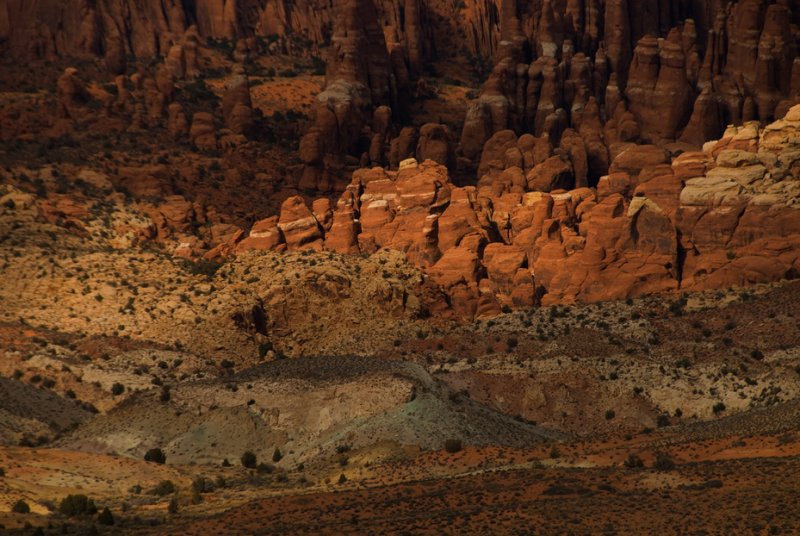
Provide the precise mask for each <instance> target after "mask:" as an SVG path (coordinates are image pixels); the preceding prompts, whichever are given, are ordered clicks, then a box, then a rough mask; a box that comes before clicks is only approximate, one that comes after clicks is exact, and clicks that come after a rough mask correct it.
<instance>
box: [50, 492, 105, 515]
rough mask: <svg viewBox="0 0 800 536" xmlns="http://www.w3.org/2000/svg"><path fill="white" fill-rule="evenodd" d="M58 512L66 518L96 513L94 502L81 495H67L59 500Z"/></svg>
mask: <svg viewBox="0 0 800 536" xmlns="http://www.w3.org/2000/svg"><path fill="white" fill-rule="evenodd" d="M58 511H59V512H61V513H62V514H64V515H65V516H67V517H75V516H82V515H94V514H96V513H97V506H95V504H94V501H93V500H92V499H90V498H89V497H87V496H86V495H83V494H76V495H67V496H66V497H64V498H63V499H61V503H59V505H58Z"/></svg>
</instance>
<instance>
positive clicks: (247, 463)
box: [241, 450, 258, 469]
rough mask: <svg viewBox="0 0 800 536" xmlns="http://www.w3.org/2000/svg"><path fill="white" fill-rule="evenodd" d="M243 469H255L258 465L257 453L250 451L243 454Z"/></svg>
mask: <svg viewBox="0 0 800 536" xmlns="http://www.w3.org/2000/svg"><path fill="white" fill-rule="evenodd" d="M241 462H242V467H247V468H248V469H254V468H255V467H256V466H257V465H258V458H257V457H256V455H255V453H253V452H250V451H249V450H248V451H247V452H245V453H244V454H242V459H241Z"/></svg>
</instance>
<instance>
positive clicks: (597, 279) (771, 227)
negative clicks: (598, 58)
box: [238, 106, 800, 317]
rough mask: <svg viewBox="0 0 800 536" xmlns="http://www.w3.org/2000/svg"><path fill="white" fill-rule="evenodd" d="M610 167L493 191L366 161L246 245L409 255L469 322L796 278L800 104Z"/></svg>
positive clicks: (286, 210)
mask: <svg viewBox="0 0 800 536" xmlns="http://www.w3.org/2000/svg"><path fill="white" fill-rule="evenodd" d="M507 141H508V144H509V150H507V151H506V152H509V151H510V152H511V153H515V152H519V151H520V149H519V147H520V143H519V141H518V140H516V138H515V137H514V136H513V133H512V134H511V135H510V137H509V138H508V140H507ZM530 143H531V140H526V142H525V143H523V144H522V145H523V146H528V150H530V146H529V145H530ZM504 154H505V153H504ZM563 158H564V157H562V156H555V157H549V158H547V159H546V160H544V162H543V164H539V165H538V166H534V167H533V168H532V169H531V171H534V170H536V169H537V168H538V167H539V166H542V165H545V166H548V167H549V166H556V167H557V166H559V165H560V164H558V163H556V162H553V163H549V162H550V161H551V160H553V159H563ZM522 160H523V163H522V165H523V166H524V165H525V164H524V158H523V159H522ZM562 161H563V162H566V159H564V160H562ZM509 169H512V168H509ZM517 169H519V174H520V176H522V177H523V179H524V175H522V169H521V168H517ZM611 169H612V171H613V173H611V174H609V175H606V176H603V177H602V178H601V179H600V180H599V183H598V186H597V188H587V187H579V188H576V189H571V190H566V189H556V188H555V186H558V185H553V187H552V188H551V190H550V191H549V192H544V191H541V189H539V188H536V190H539V191H531V189H532V187H535V186H536V182H537V181H538V178H539V177H540V176H547V177H551V176H553V175H551V174H546V173H545V174H540V173H539V172H536V173H534V176H535V177H536V178H535V179H534V180H533V184H532V183H531V182H526V181H525V180H521V181H519V182H518V183H514V182H513V181H512V183H511V184H512V186H511V187H503V188H497V187H496V185H495V184H493V183H487V184H482V185H479V186H478V187H474V186H467V187H457V186H455V185H454V184H453V183H452V182H451V181H450V180H449V176H448V172H447V169H446V168H445V167H444V166H442V165H441V164H439V163H437V162H434V161H432V160H428V161H425V162H422V163H418V162H417V161H416V160H407V161H404V162H402V163H401V164H400V169H399V170H398V171H387V170H385V169H383V168H372V169H361V170H359V171H357V172H356V173H355V174H354V175H353V179H352V181H351V182H350V183H349V184H348V186H347V188H346V190H345V193H344V194H343V195H342V197H341V198H340V200H339V202H338V203H337V204H336V207H335V208H333V209H331V207H330V205H329V203H328V201H327V199H324V200H320V202H315V203H314V204H313V206H312V207H310V206H309V205H307V204H306V203H305V202H304V201H303V200H302V198H300V197H294V198H291V199H289V200H287V201H286V202H285V203H284V206H283V209H282V211H281V214H280V218H272V219H268V220H264V221H262V222H259V223H258V224H257V225H256V226H255V227H254V228H253V230H252V231H251V234H250V237H249V238H247V239H245V240H244V241H243V242H241V244H240V245H239V246H238V249H239V250H247V249H254V248H255V249H289V250H291V249H298V248H323V249H328V250H331V251H337V252H340V253H358V252H361V253H371V252H374V251H376V250H377V249H379V248H390V249H395V250H399V251H402V252H404V253H405V254H406V255H407V257H408V258H409V260H411V261H412V262H413V263H415V264H416V265H417V266H420V267H421V268H423V270H425V271H426V272H427V273H428V274H429V275H430V277H431V278H432V279H433V280H434V281H435V282H437V283H438V284H440V285H441V286H442V287H443V288H444V289H445V291H446V292H447V293H448V294H449V295H450V298H451V302H452V304H453V305H454V307H455V308H456V309H457V310H458V311H459V312H460V313H461V314H462V315H464V316H466V317H472V316H483V315H491V314H496V313H497V312H499V310H500V309H501V308H502V307H503V306H510V307H530V306H533V305H536V304H540V303H541V304H552V303H573V302H577V301H589V302H590V301H599V300H608V299H621V298H626V297H632V296H641V295H643V294H648V293H653V292H668V291H677V290H701V289H708V288H722V287H728V286H731V285H744V284H750V283H756V282H766V281H775V280H778V279H781V278H784V277H796V276H798V275H800V178H799V177H800V173H798V172H800V106H797V107H794V108H792V109H791V110H790V112H789V113H788V114H787V115H786V117H785V118H784V119H782V120H780V121H777V122H775V123H772V124H770V125H768V126H767V127H766V128H764V129H759V128H758V124H757V123H750V124H747V125H744V126H742V127H737V128H730V129H728V130H727V131H726V132H725V133H724V136H723V137H722V138H721V139H720V140H719V141H714V142H709V143H706V144H705V146H704V149H703V150H697V151H688V152H685V153H683V154H681V155H680V156H678V157H676V158H672V157H670V155H669V153H668V152H667V151H665V150H663V149H661V148H659V147H657V146H652V145H651V146H635V145H632V144H629V145H628V147H627V148H626V149H625V150H623V151H622V152H620V153H619V155H618V156H617V157H616V158H615V159H614V160H613V162H612V164H611ZM529 176H530V175H529ZM496 180H497V181H501V182H502V181H504V180H505V179H504V177H503V175H502V174H497V175H496ZM514 184H516V186H513V185H514ZM323 205H324V206H323ZM331 211H332V213H331Z"/></svg>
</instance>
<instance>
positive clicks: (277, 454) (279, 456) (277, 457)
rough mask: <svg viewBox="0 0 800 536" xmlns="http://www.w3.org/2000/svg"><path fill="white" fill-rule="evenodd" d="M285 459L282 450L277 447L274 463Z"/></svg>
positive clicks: (273, 457)
mask: <svg viewBox="0 0 800 536" xmlns="http://www.w3.org/2000/svg"><path fill="white" fill-rule="evenodd" d="M282 458H283V454H282V453H281V449H279V448H278V447H275V452H273V453H272V461H273V462H275V463H278V462H279V461H281V459H282Z"/></svg>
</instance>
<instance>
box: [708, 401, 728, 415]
mask: <svg viewBox="0 0 800 536" xmlns="http://www.w3.org/2000/svg"><path fill="white" fill-rule="evenodd" d="M711 410H712V411H713V412H714V415H719V414H720V413H722V412H723V411H725V404H723V403H722V402H717V403H716V404H714V407H712V408H711Z"/></svg>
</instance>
